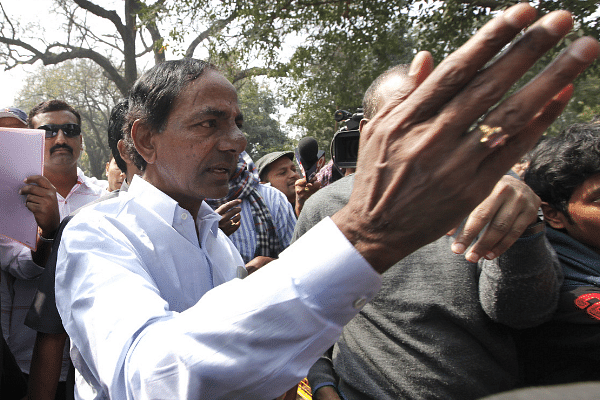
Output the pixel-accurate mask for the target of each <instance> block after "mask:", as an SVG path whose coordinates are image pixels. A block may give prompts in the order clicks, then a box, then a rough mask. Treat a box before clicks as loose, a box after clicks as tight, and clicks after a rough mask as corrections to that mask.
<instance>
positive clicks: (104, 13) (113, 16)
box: [73, 0, 129, 37]
mask: <svg viewBox="0 0 600 400" xmlns="http://www.w3.org/2000/svg"><path fill="white" fill-rule="evenodd" d="M73 2H74V3H75V4H77V5H78V6H79V7H81V8H83V9H84V10H87V11H89V12H91V13H92V14H94V15H97V16H98V17H100V18H105V19H107V20H109V21H110V22H112V24H113V25H114V26H115V28H117V31H118V32H119V34H120V35H121V37H125V36H126V35H128V34H129V33H128V31H127V28H126V27H125V25H124V24H123V21H121V18H119V15H118V14H117V12H116V11H114V10H113V11H109V10H106V9H104V8H102V7H100V6H98V5H96V4H94V3H92V2H91V1H88V0H73Z"/></svg>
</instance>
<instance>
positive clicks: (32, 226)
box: [0, 128, 45, 249]
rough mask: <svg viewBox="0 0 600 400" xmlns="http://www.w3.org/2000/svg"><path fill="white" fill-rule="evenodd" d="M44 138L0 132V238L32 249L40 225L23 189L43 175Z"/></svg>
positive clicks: (20, 132)
mask: <svg viewBox="0 0 600 400" xmlns="http://www.w3.org/2000/svg"><path fill="white" fill-rule="evenodd" d="M44 137H45V133H44V131H43V130H40V129H17V128H0V235H3V236H8V237H9V238H12V239H14V240H17V241H19V242H21V243H23V244H24V245H25V246H27V247H30V248H32V249H35V244H36V235H37V224H36V222H35V218H34V217H33V213H32V212H31V211H29V210H28V209H27V207H26V206H25V196H23V195H20V194H19V189H20V188H22V187H23V186H24V185H25V183H24V182H23V181H24V180H25V178H27V177H28V176H31V175H42V172H43V168H44V143H45V140H44Z"/></svg>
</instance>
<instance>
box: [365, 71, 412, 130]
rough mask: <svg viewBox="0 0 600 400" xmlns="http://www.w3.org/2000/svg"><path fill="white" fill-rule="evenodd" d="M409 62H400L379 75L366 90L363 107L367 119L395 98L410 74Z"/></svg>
mask: <svg viewBox="0 0 600 400" xmlns="http://www.w3.org/2000/svg"><path fill="white" fill-rule="evenodd" d="M409 69H410V65H409V64H400V65H396V66H395V67H392V68H390V69H388V70H387V71H385V72H384V73H382V74H381V75H379V76H378V77H377V78H376V79H375V80H374V81H373V83H371V86H369V88H368V89H367V91H366V92H365V95H364V97H363V109H364V114H365V118H366V119H371V118H373V116H374V115H375V114H377V111H379V109H380V108H381V106H383V105H384V104H385V103H386V102H387V101H389V100H391V99H392V98H393V95H394V94H395V93H397V92H398V88H399V87H401V86H402V82H403V81H404V79H405V78H406V77H407V76H408V71H409Z"/></svg>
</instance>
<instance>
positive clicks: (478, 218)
mask: <svg viewBox="0 0 600 400" xmlns="http://www.w3.org/2000/svg"><path fill="white" fill-rule="evenodd" d="M407 72H408V71H407V68H404V67H402V66H399V67H395V68H394V69H392V70H389V71H387V72H386V73H384V74H383V75H382V76H381V77H380V78H378V79H377V80H376V81H375V82H374V83H373V85H372V86H371V88H369V90H368V91H367V93H366V94H365V100H364V102H363V107H364V110H365V119H364V120H363V121H362V122H361V129H362V128H363V127H364V126H365V124H368V122H369V118H371V117H372V116H373V115H375V114H376V112H377V109H378V107H379V105H381V104H384V103H385V101H386V100H388V99H389V97H390V96H391V95H392V94H391V93H392V92H390V91H389V90H387V88H388V87H391V86H392V85H393V86H395V87H396V88H397V87H398V85H399V80H402V79H404V78H405V76H406V74H407ZM395 93H397V91H396V92H395ZM353 183H354V176H349V177H346V178H344V179H342V180H340V181H338V182H336V183H334V184H332V185H330V186H328V187H326V188H324V189H322V190H321V191H319V192H318V193H316V194H315V195H313V196H312V197H311V198H310V199H309V200H308V201H307V203H306V205H305V208H304V209H303V211H302V213H301V214H300V218H299V220H298V224H297V226H296V231H295V234H294V238H295V239H296V238H298V237H300V236H301V235H302V234H304V233H305V232H306V231H307V230H309V229H310V228H311V227H312V226H314V225H315V224H316V223H317V222H319V221H320V220H321V219H323V218H325V217H327V216H331V215H333V214H334V213H336V212H337V211H338V210H340V209H341V208H342V207H343V206H344V205H346V204H347V202H348V200H349V197H350V194H351V192H352V187H353ZM539 204H540V200H539V198H537V196H536V195H535V194H534V193H533V192H532V191H531V190H529V189H528V188H527V187H526V185H525V184H524V183H522V182H521V181H519V180H518V179H516V178H513V177H510V176H505V177H504V178H503V179H502V180H501V181H500V182H499V183H498V184H497V185H496V187H495V189H494V191H493V192H492V194H491V195H490V197H488V198H487V199H486V200H485V201H484V202H483V203H482V204H481V205H480V206H479V207H478V208H477V209H476V210H475V211H474V212H473V213H472V214H471V217H470V218H469V219H468V220H467V222H466V226H465V227H463V229H462V231H461V233H460V234H459V235H458V236H457V237H456V238H454V237H452V236H444V237H442V238H440V239H438V240H437V241H435V242H433V243H431V244H429V245H427V246H425V247H423V248H421V249H419V250H417V251H416V252H414V253H413V254H411V255H409V256H408V257H406V258H404V259H403V260H401V261H400V262H398V263H397V264H396V265H394V266H393V267H392V268H390V269H389V270H388V271H387V272H386V273H385V274H384V275H383V278H384V279H383V285H382V289H381V290H380V292H379V293H378V295H377V296H376V297H375V298H374V299H373V300H372V301H371V302H370V303H368V304H367V305H366V306H365V307H364V308H363V310H362V311H361V312H360V313H359V314H358V315H357V316H356V317H355V318H354V319H353V320H352V321H350V323H349V324H348V325H346V327H345V328H344V331H343V333H342V336H341V338H340V339H339V341H338V342H337V343H336V344H335V346H334V347H333V350H332V354H329V355H327V356H324V357H322V358H321V359H320V360H319V361H317V363H316V364H315V365H314V366H313V368H312V369H311V371H310V373H309V381H310V383H311V386H312V389H313V396H314V398H315V399H340V398H346V399H348V400H353V399H367V398H369V399H378V400H381V399H399V398H402V399H446V400H448V399H456V400H466V399H476V398H479V397H482V396H485V395H489V394H492V393H496V392H500V391H503V390H508V389H511V388H513V387H514V386H515V385H516V383H517V378H518V377H517V372H518V371H517V358H516V353H515V345H514V342H513V336H512V332H511V331H512V329H514V328H524V327H529V326H534V325H537V324H540V323H542V322H544V321H545V320H547V319H549V318H550V317H551V315H552V312H553V311H554V309H555V307H556V304H557V299H558V288H559V286H560V283H561V275H560V272H559V266H558V262H557V259H556V256H555V254H554V253H553V251H552V250H551V249H550V247H549V244H548V242H547V240H546V239H545V235H544V231H543V224H542V223H538V222H537V208H538V207H539ZM488 222H490V224H489V228H488V229H487V230H485V231H484V232H483V234H482V235H481V236H480V238H479V240H478V241H477V242H476V244H475V245H474V246H473V247H471V248H470V249H469V251H468V252H467V254H466V257H465V256H463V255H461V254H455V253H462V252H464V250H465V247H467V246H468V245H469V244H470V242H471V240H472V239H473V237H474V236H475V235H477V233H478V232H479V231H480V230H481V229H482V228H483V227H484V226H485V225H486V224H487V223H488ZM511 244H512V245H511ZM508 247H510V248H508ZM507 248H508V250H507V251H505V250H506V249H507ZM482 256H485V257H482ZM469 260H471V261H474V262H471V261H469Z"/></svg>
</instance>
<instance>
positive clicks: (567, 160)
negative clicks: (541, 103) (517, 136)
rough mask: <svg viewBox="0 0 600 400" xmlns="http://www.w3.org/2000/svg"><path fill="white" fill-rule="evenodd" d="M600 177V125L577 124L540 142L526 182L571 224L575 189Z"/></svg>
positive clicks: (532, 155) (528, 169)
mask: <svg viewBox="0 0 600 400" xmlns="http://www.w3.org/2000/svg"><path fill="white" fill-rule="evenodd" d="M599 173H600V124H593V123H592V124H574V125H571V126H570V127H569V128H567V129H566V130H565V131H563V132H562V133H561V134H560V135H559V136H556V137H551V138H547V139H546V140H544V141H542V142H540V143H539V144H538V145H537V146H536V147H535V148H534V149H533V150H532V151H531V153H530V160H529V166H528V168H527V170H526V171H525V175H524V176H523V180H524V181H525V183H527V184H528V185H529V186H530V187H531V188H532V189H533V191H534V192H535V193H536V194H537V195H538V196H539V197H540V198H541V199H542V201H544V202H546V203H548V204H549V205H550V206H551V207H553V208H554V209H556V210H558V211H560V212H562V213H563V214H564V215H565V216H566V217H567V218H569V220H571V219H570V218H571V217H570V215H569V210H568V204H569V200H570V199H571V196H572V195H573V192H574V191H575V189H577V188H578V187H579V186H580V185H582V184H583V183H584V182H585V181H586V180H587V179H588V178H590V177H592V176H593V175H596V174H599Z"/></svg>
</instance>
